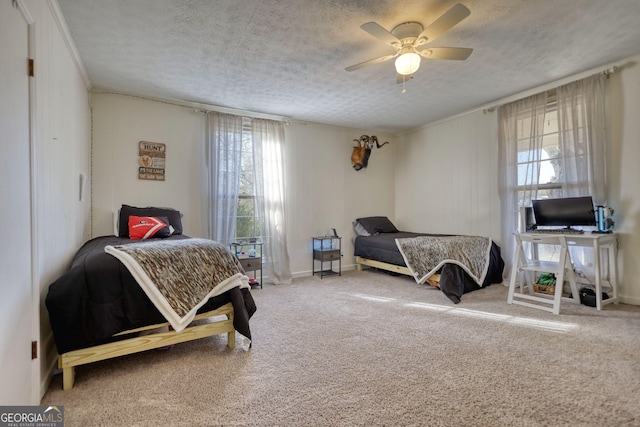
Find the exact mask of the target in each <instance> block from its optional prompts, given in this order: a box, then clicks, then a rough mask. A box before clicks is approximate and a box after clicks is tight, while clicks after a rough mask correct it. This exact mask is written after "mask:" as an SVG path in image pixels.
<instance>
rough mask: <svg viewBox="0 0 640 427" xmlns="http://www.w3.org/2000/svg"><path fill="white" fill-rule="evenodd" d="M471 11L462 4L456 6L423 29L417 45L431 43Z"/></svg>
mask: <svg viewBox="0 0 640 427" xmlns="http://www.w3.org/2000/svg"><path fill="white" fill-rule="evenodd" d="M470 14H471V11H470V10H469V9H467V7H466V6H464V5H462V4H459V3H458V4H457V5H455V6H453V7H452V8H451V9H449V10H448V11H446V12H445V13H444V14H443V15H442V16H440V18H438V19H436V20H435V21H434V22H433V23H432V24H431V25H429V26H428V27H427V28H425V29H424V31H423V32H422V33H421V34H420V35H419V36H418V39H417V42H416V43H417V44H418V45H421V44H424V43H427V42H432V41H434V40H435V39H437V38H438V37H440V36H441V35H442V34H444V33H446V32H447V31H449V30H450V29H451V28H453V27H454V26H455V25H456V24H458V23H459V22H460V21H462V20H463V19H464V18H466V17H467V16H469V15H470Z"/></svg>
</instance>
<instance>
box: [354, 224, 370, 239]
mask: <svg viewBox="0 0 640 427" xmlns="http://www.w3.org/2000/svg"><path fill="white" fill-rule="evenodd" d="M352 225H353V229H354V230H355V232H356V234H357V235H358V236H371V233H369V232H368V231H367V230H365V228H364V227H363V226H362V224H360V223H359V222H358V221H353V223H352Z"/></svg>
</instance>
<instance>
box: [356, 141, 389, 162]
mask: <svg viewBox="0 0 640 427" xmlns="http://www.w3.org/2000/svg"><path fill="white" fill-rule="evenodd" d="M354 141H355V142H357V143H358V145H357V146H355V147H353V153H351V166H353V168H354V169H355V170H356V171H359V170H360V169H362V168H366V167H367V165H368V164H369V156H370V155H371V149H372V148H373V146H374V145H375V146H376V147H377V148H380V147H382V146H383V145H385V144H388V143H389V141H387V142H384V143H382V144H380V143H379V142H378V137H377V136H375V135H372V136H369V135H362V136H361V137H360V139H354Z"/></svg>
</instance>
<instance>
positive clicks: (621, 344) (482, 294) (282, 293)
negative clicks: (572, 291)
mask: <svg viewBox="0 0 640 427" xmlns="http://www.w3.org/2000/svg"><path fill="white" fill-rule="evenodd" d="M253 295H254V298H255V300H256V304H257V306H258V311H257V312H256V314H255V316H254V317H253V319H252V322H251V328H252V334H253V337H254V342H253V347H252V348H251V349H249V350H246V349H243V348H242V346H241V345H239V346H238V347H236V348H235V349H234V350H229V349H227V348H226V338H225V337H224V336H220V337H213V338H206V339H203V340H200V341H195V342H191V343H185V344H180V345H177V346H174V347H173V348H172V349H171V350H169V351H150V352H146V353H142V354H137V355H131V356H125V357H121V358H118V359H114V360H110V361H104V362H98V363H94V364H92V365H87V366H81V367H78V368H77V369H76V372H77V376H76V384H75V387H74V388H73V389H72V390H70V391H67V392H63V391H62V385H61V384H62V378H61V375H56V376H55V377H54V379H53V380H52V383H51V386H50V387H49V390H48V391H47V393H46V395H45V396H44V398H43V401H42V404H43V405H64V410H65V425H66V426H69V427H70V426H99V425H100V426H492V427H493V426H572V427H573V426H608V427H611V426H638V425H640V404H639V403H638V401H639V400H638V399H639V397H640V307H634V306H628V305H623V304H620V305H609V306H606V307H605V309H604V310H603V311H601V312H598V311H597V310H596V309H595V308H591V307H586V306H583V305H572V304H564V305H563V307H562V310H561V314H560V316H554V315H552V314H550V313H546V312H542V311H540V310H533V309H530V308H526V307H521V306H513V305H508V304H507V303H506V300H507V289H506V288H505V287H503V286H501V285H492V286H490V287H488V288H486V289H482V290H479V291H476V292H472V293H470V294H466V295H464V296H463V298H462V302H461V303H460V304H457V305H454V304H453V303H452V302H451V301H449V299H447V298H446V297H445V296H444V295H443V294H442V293H441V292H440V291H439V290H437V289H435V288H430V287H425V286H419V285H416V284H415V282H414V281H413V280H412V279H411V278H408V277H394V276H390V275H388V274H386V273H382V272H376V271H364V272H357V271H349V272H346V273H345V274H343V275H342V277H337V276H331V277H325V278H323V279H320V278H318V277H306V278H301V279H296V280H294V284H293V285H279V286H273V285H265V287H264V289H256V290H254V291H253Z"/></svg>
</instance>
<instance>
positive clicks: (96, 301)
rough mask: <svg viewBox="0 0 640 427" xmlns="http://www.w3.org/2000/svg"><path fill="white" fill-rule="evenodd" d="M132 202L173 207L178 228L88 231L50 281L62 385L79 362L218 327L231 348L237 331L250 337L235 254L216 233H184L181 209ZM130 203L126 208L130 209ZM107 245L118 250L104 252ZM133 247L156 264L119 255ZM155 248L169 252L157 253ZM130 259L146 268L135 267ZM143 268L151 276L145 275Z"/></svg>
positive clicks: (243, 280) (248, 303)
mask: <svg viewBox="0 0 640 427" xmlns="http://www.w3.org/2000/svg"><path fill="white" fill-rule="evenodd" d="M123 207H124V206H123ZM128 208H132V209H133V210H134V213H136V214H153V215H156V216H158V217H162V218H163V219H166V218H167V215H166V214H167V213H168V214H169V220H171V219H172V220H173V224H172V228H173V231H174V233H173V234H172V235H170V236H168V237H166V238H163V239H154V238H151V239H147V240H144V241H141V240H132V239H130V238H129V236H128V235H127V236H101V237H97V238H94V239H91V240H89V241H88V242H86V243H85V244H84V245H83V246H82V247H81V248H80V249H79V250H78V252H77V253H76V254H75V256H74V258H73V261H72V263H71V266H70V268H69V270H68V271H67V272H66V273H65V274H63V275H62V276H61V277H60V278H58V279H57V280H56V281H55V282H53V283H52V284H51V285H50V287H49V292H48V294H47V297H46V299H45V303H46V306H47V310H48V313H49V319H50V322H51V327H52V331H53V335H54V339H55V342H56V347H57V350H58V354H59V356H58V367H59V368H60V369H62V374H63V389H64V390H69V389H71V388H72V387H73V384H74V379H75V373H74V368H75V366H79V365H83V364H87V363H93V362H97V361H100V360H106V359H110V358H114V357H119V356H124V355H128V354H133V353H137V352H141V351H146V350H151V349H157V348H161V347H167V346H171V345H173V344H177V343H181V342H186V341H191V340H196V339H200V338H205V337H210V336H213V335H219V334H227V346H228V347H229V348H231V349H232V348H234V347H235V344H236V336H235V333H236V331H237V332H238V333H240V334H241V335H243V336H245V337H247V338H248V339H249V340H250V339H251V331H250V328H249V319H250V317H251V316H252V315H253V313H254V312H255V310H256V307H255V303H254V301H253V298H252V296H251V292H250V287H249V285H248V281H247V277H246V275H244V271H243V270H242V267H241V265H240V263H239V262H238V260H237V258H236V257H235V255H234V254H232V253H231V252H230V251H229V250H228V249H227V248H226V247H223V246H222V245H219V244H217V243H215V242H213V241H208V240H206V239H192V238H190V237H188V236H184V235H182V226H181V223H180V221H179V218H180V214H179V212H178V211H174V212H167V210H166V208H133V207H128ZM128 208H127V209H125V211H124V213H122V210H121V215H125V216H126V215H129V214H130V213H131V210H130V209H128ZM136 209H140V211H138V210H136ZM143 209H148V210H143ZM158 209H160V211H158ZM172 211H173V210H172ZM158 214H164V215H158ZM171 216H173V218H171ZM169 220H168V221H167V222H169ZM121 222H122V219H121ZM176 230H177V233H175V231H176ZM123 233H124V232H123ZM109 248H111V250H112V251H115V252H119V255H118V256H116V255H114V254H113V253H107V252H106V251H107V250H109ZM125 249H126V250H127V251H128V252H126V251H125ZM134 249H135V251H137V252H141V253H143V254H145V253H146V255H145V256H147V258H146V260H151V262H150V263H151V264H157V266H156V267H157V270H153V269H151V270H149V269H148V266H147V265H145V262H147V261H146V260H145V259H144V258H141V259H135V260H134V261H130V260H129V261H127V260H123V259H122V256H123V255H122V254H124V253H129V254H131V253H133V252H132V251H134ZM152 249H153V251H152ZM158 250H161V251H164V252H161V253H160V254H159V255H158V254H157V253H156V252H157V251H158ZM154 251H156V252H154ZM194 251H195V252H194ZM202 257H206V258H205V259H206V260H207V262H203V261H202V260H203V258H202ZM191 258H192V259H193V261H191V260H190V259H191ZM132 259H133V258H132ZM171 260H176V262H175V264H176V265H178V267H177V268H174V267H173V266H171V265H168V264H171ZM143 261H144V262H143ZM131 262H133V263H134V264H135V265H136V266H137V267H141V266H142V267H143V268H142V269H141V270H139V271H138V270H135V269H133V268H132V265H131ZM191 262H192V263H199V264H206V265H205V266H204V269H203V270H202V271H206V272H207V273H206V274H202V271H198V270H197V268H195V267H194V265H193V264H192V263H191ZM147 263H148V262H147ZM211 263H213V265H212V264H211ZM211 270H213V273H210V271H211ZM143 271H144V272H145V273H144V274H146V275H147V276H146V279H145V278H141V277H140V274H141V272H143ZM147 273H148V274H147ZM172 274H173V275H174V276H172ZM175 275H179V277H178V276H175ZM204 276H207V277H206V278H202V279H201V278H200V277H204ZM147 279H148V280H147ZM187 282H188V283H187ZM156 283H157V284H158V285H162V286H158V289H160V291H158V290H157V289H156V290H153V289H151V290H150V289H149V287H150V286H151V287H153V286H154V285H155V284H156ZM185 283H187V284H186V285H185ZM191 283H195V284H196V285H198V286H200V287H199V288H198V287H197V286H196V287H193V286H191ZM205 286H206V288H205ZM171 287H174V289H173V290H170V291H168V290H167V289H168V288H171ZM152 291H153V292H156V294H153V292H152ZM167 292H169V293H168V294H167ZM171 292H173V294H172V293H171ZM161 294H162V295H163V296H162V297H159V296H158V295H161ZM154 295H155V296H154ZM165 297H166V298H165ZM157 300H162V301H160V302H158V301H157ZM176 301H177V302H176ZM196 302H197V303H196ZM176 313H177V314H176Z"/></svg>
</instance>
